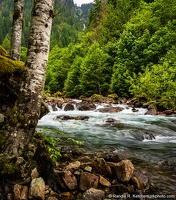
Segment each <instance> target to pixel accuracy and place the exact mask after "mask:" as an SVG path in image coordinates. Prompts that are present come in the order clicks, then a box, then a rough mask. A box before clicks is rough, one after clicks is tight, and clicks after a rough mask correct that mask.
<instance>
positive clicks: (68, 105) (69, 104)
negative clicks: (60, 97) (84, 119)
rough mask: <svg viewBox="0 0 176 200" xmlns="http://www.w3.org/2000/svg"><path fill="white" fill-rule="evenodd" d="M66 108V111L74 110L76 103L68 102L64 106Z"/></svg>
mask: <svg viewBox="0 0 176 200" xmlns="http://www.w3.org/2000/svg"><path fill="white" fill-rule="evenodd" d="M64 110H65V111H68V110H74V105H73V104H71V103H67V104H66V105H65V107H64Z"/></svg>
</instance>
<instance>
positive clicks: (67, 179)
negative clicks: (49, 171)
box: [63, 171, 77, 190]
mask: <svg viewBox="0 0 176 200" xmlns="http://www.w3.org/2000/svg"><path fill="white" fill-rule="evenodd" d="M63 180H64V183H65V185H66V186H67V187H68V188H69V190H74V189H76V188H77V179H76V177H75V176H74V175H73V174H72V173H71V172H70V171H63Z"/></svg>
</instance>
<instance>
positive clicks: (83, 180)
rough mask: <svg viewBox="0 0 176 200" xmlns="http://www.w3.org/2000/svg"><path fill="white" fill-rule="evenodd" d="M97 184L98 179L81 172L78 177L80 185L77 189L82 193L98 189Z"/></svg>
mask: <svg viewBox="0 0 176 200" xmlns="http://www.w3.org/2000/svg"><path fill="white" fill-rule="evenodd" d="M98 183H99V177H98V176H96V175H94V174H91V173H88V172H82V173H81V175H80V183H79V188H80V190H82V191H86V190H88V189H90V188H98Z"/></svg>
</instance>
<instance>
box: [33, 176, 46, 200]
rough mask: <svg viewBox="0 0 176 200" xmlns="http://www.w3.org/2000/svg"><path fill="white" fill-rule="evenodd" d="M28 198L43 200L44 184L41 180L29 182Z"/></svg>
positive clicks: (36, 179)
mask: <svg viewBox="0 0 176 200" xmlns="http://www.w3.org/2000/svg"><path fill="white" fill-rule="evenodd" d="M30 197H31V198H34V199H35V198H36V199H42V200H44V199H45V182H44V180H43V178H41V177H39V178H35V179H33V180H32V181H31V185H30Z"/></svg>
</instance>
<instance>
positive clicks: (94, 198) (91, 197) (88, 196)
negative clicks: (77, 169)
mask: <svg viewBox="0 0 176 200" xmlns="http://www.w3.org/2000/svg"><path fill="white" fill-rule="evenodd" d="M104 198H105V192H104V191H102V190H97V189H95V188H90V189H88V190H87V191H86V192H85V193H84V194H83V200H103V199H104Z"/></svg>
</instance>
